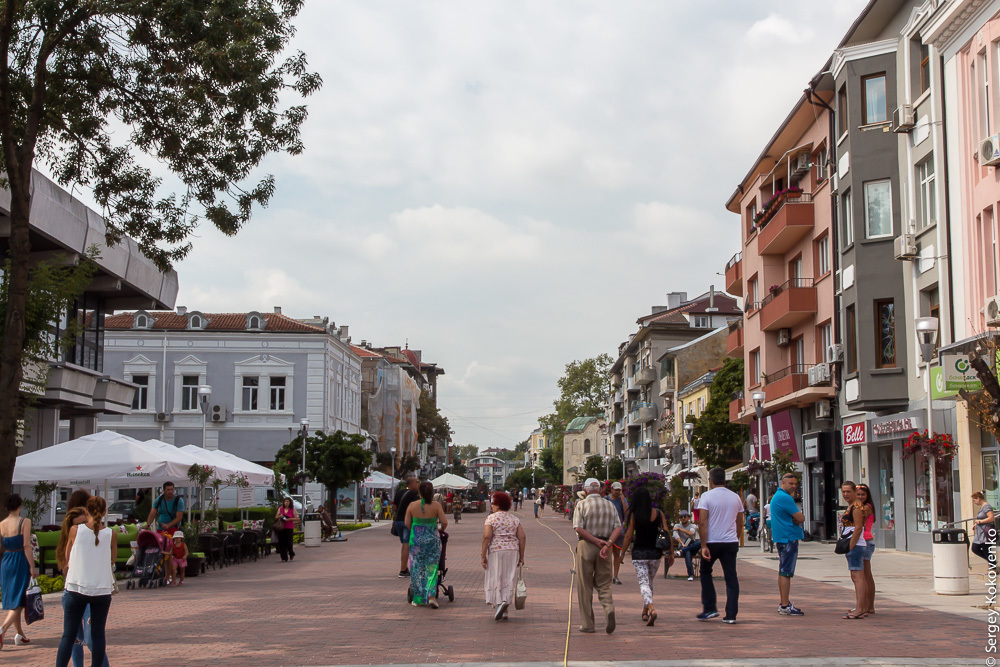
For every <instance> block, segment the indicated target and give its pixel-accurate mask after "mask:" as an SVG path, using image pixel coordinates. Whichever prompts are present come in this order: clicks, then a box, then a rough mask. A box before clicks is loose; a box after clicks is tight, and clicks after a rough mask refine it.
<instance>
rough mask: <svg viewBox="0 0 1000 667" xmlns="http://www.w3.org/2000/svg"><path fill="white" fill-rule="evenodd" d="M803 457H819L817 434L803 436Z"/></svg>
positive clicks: (811, 458)
mask: <svg viewBox="0 0 1000 667" xmlns="http://www.w3.org/2000/svg"><path fill="white" fill-rule="evenodd" d="M804 444H805V458H806V460H807V461H815V460H816V459H818V458H819V436H818V435H807V436H806V437H805V438H804Z"/></svg>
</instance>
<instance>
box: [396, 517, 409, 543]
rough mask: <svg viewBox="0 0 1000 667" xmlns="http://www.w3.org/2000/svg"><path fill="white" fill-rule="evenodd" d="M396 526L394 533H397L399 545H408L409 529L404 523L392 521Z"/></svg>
mask: <svg viewBox="0 0 1000 667" xmlns="http://www.w3.org/2000/svg"><path fill="white" fill-rule="evenodd" d="M393 524H395V526H396V532H397V533H399V541H400V543H401V544H409V543H410V529H409V528H407V527H406V522H405V521H393Z"/></svg>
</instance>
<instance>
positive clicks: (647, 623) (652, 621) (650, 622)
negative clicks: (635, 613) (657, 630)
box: [646, 610, 656, 627]
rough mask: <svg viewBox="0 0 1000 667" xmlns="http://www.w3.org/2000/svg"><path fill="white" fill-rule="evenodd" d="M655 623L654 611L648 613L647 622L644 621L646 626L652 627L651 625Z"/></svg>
mask: <svg viewBox="0 0 1000 667" xmlns="http://www.w3.org/2000/svg"><path fill="white" fill-rule="evenodd" d="M655 622H656V611H655V610H653V611H651V612H649V620H648V621H646V625H647V626H649V627H653V623H655Z"/></svg>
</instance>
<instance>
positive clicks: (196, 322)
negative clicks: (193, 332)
mask: <svg viewBox="0 0 1000 667" xmlns="http://www.w3.org/2000/svg"><path fill="white" fill-rule="evenodd" d="M191 328H192V329H200V328H201V316H200V315H192V316H191Z"/></svg>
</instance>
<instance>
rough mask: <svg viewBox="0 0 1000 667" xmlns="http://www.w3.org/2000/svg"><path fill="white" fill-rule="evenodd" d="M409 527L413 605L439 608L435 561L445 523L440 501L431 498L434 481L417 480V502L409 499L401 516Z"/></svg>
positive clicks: (446, 524) (437, 557)
mask: <svg viewBox="0 0 1000 667" xmlns="http://www.w3.org/2000/svg"><path fill="white" fill-rule="evenodd" d="M404 521H405V522H406V527H407V528H409V529H410V590H411V591H412V592H413V606H417V605H422V604H426V605H428V606H430V607H431V608H433V609H437V608H438V601H437V584H438V574H439V573H438V563H439V561H440V560H441V537H440V536H439V535H438V522H440V523H441V530H444V529H445V528H447V527H448V518H447V517H446V516H445V515H444V508H443V507H441V503H437V502H434V485H433V484H431V483H430V482H421V483H420V502H419V503H410V505H409V507H407V508H406V517H405V518H404Z"/></svg>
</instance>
